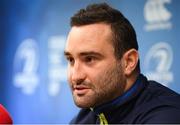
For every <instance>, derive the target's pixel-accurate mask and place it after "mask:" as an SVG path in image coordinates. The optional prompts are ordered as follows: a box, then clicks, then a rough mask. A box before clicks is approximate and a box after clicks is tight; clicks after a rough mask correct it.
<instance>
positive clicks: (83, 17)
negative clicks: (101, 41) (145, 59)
mask: <svg viewBox="0 0 180 125" xmlns="http://www.w3.org/2000/svg"><path fill="white" fill-rule="evenodd" d="M94 23H106V24H109V25H110V26H111V30H112V43H113V47H114V50H115V53H114V55H115V57H116V58H117V59H120V58H121V57H122V55H123V54H124V53H125V52H126V51H128V50H129V49H132V48H134V49H136V50H138V43H137V38H136V32H135V30H134V28H133V26H132V25H131V23H130V22H129V21H128V19H127V18H126V17H125V16H124V15H123V14H122V13H121V12H120V11H118V10H117V9H114V8H112V7H110V6H109V5H108V4H106V3H99V4H91V5H88V6H87V7H86V8H85V9H80V10H79V11H78V12H77V13H76V14H74V15H73V16H72V17H71V27H73V26H83V25H88V24H94ZM138 65H139V64H138Z"/></svg>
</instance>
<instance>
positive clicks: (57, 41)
mask: <svg viewBox="0 0 180 125" xmlns="http://www.w3.org/2000/svg"><path fill="white" fill-rule="evenodd" d="M97 2H104V1H102V0H99V1H97V0H86V1H85V0H76V1H73V0H13V1H10V0H1V1H0V103H1V104H3V105H4V106H5V107H6V108H7V109H8V111H9V112H10V114H11V116H12V118H13V120H14V123H68V122H69V121H70V119H72V117H73V116H74V115H75V114H76V113H77V111H78V110H79V109H78V108H77V107H76V106H75V105H74V103H73V100H72V97H71V92H70V89H69V87H68V83H67V81H66V62H65V60H64V58H63V49H64V45H65V41H66V37H67V34H68V31H69V29H70V26H69V19H70V17H71V16H72V15H73V14H74V13H75V12H76V11H77V10H78V9H80V8H82V7H85V6H86V5H88V4H89V3H97ZM107 2H108V3H109V4H110V5H112V6H113V7H115V8H117V9H119V10H121V11H122V13H123V14H124V15H125V16H126V17H127V18H128V19H129V20H130V21H131V22H132V24H133V26H134V27H135V29H136V32H137V38H138V42H139V48H140V49H139V52H140V58H141V59H140V61H141V69H142V73H144V74H146V75H147V76H148V78H149V79H154V80H157V81H159V82H161V83H162V84H164V85H165V86H168V87H169V88H171V89H173V90H174V91H176V92H180V84H179V83H180V77H179V75H178V74H180V70H179V64H180V54H179V53H180V49H179V43H178V42H179V41H180V37H179V35H180V34H179V33H180V23H179V22H180V15H179V12H180V7H179V5H180V1H179V0H136V1H132V0H120V1H118V0H111V1H107Z"/></svg>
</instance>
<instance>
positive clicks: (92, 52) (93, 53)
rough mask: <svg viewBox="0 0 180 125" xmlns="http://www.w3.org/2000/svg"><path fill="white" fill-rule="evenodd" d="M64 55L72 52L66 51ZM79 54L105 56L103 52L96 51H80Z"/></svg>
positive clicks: (69, 54)
mask: <svg viewBox="0 0 180 125" xmlns="http://www.w3.org/2000/svg"><path fill="white" fill-rule="evenodd" d="M64 56H71V53H70V52H68V51H64ZM79 56H98V57H103V55H102V54H100V53H98V52H94V51H87V52H80V53H79Z"/></svg>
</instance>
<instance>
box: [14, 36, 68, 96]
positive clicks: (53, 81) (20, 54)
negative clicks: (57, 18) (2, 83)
mask: <svg viewBox="0 0 180 125" xmlns="http://www.w3.org/2000/svg"><path fill="white" fill-rule="evenodd" d="M65 40H66V38H65V36H52V37H50V38H49V40H48V69H47V70H48V79H49V81H48V82H49V83H48V86H47V89H48V94H49V95H50V96H56V95H58V93H59V91H60V88H61V86H60V84H61V83H62V82H63V81H65V80H66V74H67V73H66V65H65V64H64V62H63V58H64V57H63V56H64V55H63V52H64V44H65ZM38 49H39V48H38V46H37V43H36V42H35V41H34V40H33V39H25V40H24V41H23V42H22V43H21V44H20V45H19V47H18V49H17V52H16V54H15V59H14V71H15V73H14V85H15V86H16V87H18V88H21V89H22V92H23V93H24V94H28V95H31V94H33V93H34V92H35V90H36V88H37V86H38V85H39V76H38V74H37V69H38V66H39V51H38Z"/></svg>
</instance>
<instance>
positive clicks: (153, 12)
mask: <svg viewBox="0 0 180 125" xmlns="http://www.w3.org/2000/svg"><path fill="white" fill-rule="evenodd" d="M170 3H171V0H147V2H146V4H145V7H144V18H145V20H146V21H147V23H148V24H147V26H146V27H145V28H146V30H153V29H166V28H170V27H171V24H169V22H168V21H169V20H170V18H171V17H172V15H171V13H170V12H169V11H168V10H167V8H166V6H165V5H166V4H170Z"/></svg>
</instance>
